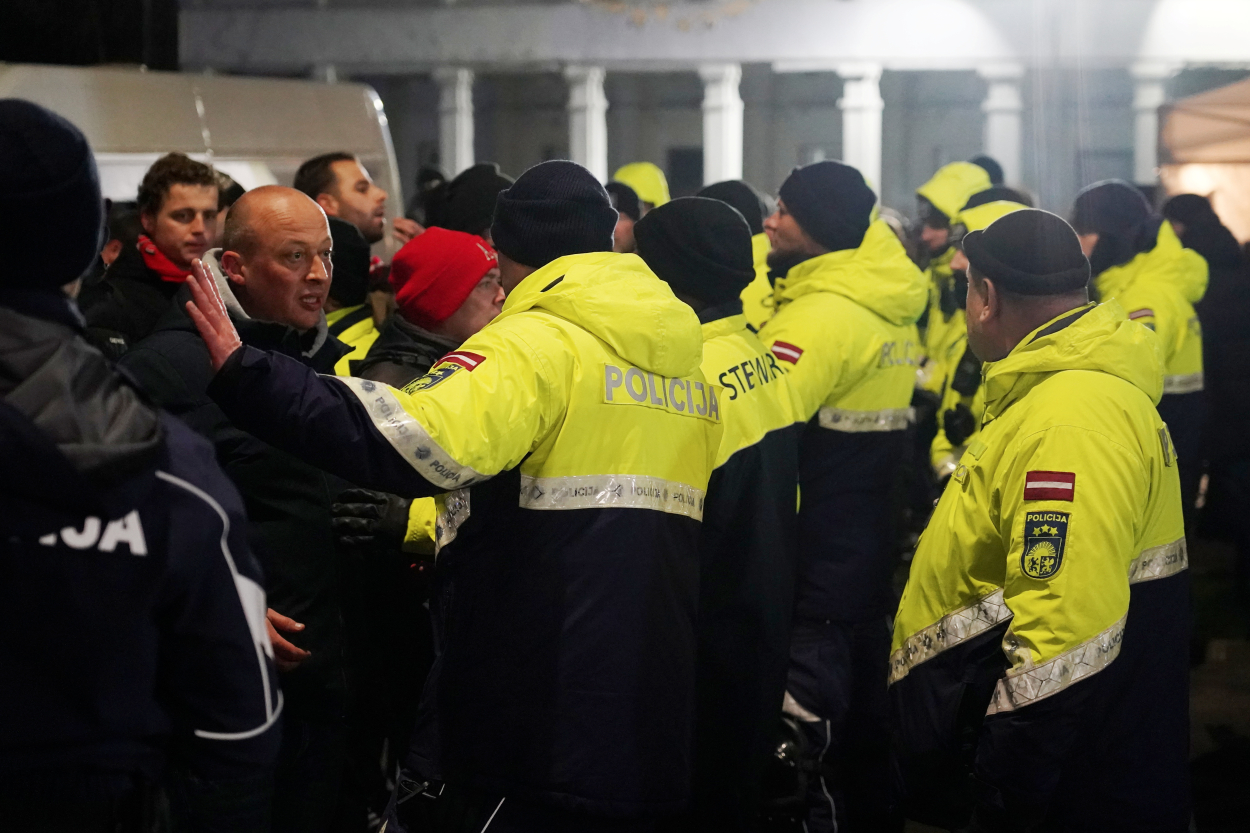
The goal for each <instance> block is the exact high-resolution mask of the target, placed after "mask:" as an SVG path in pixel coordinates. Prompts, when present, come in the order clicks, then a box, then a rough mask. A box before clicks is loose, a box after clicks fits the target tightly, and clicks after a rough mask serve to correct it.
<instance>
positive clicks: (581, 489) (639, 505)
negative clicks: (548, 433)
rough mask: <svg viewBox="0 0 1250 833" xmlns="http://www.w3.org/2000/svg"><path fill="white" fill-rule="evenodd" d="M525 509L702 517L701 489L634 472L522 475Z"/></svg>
mask: <svg viewBox="0 0 1250 833" xmlns="http://www.w3.org/2000/svg"><path fill="white" fill-rule="evenodd" d="M520 503H521V506H522V507H523V508H525V509H611V508H614V507H620V508H629V509H655V510H657V511H660V512H668V513H669V514H671V515H685V516H686V517H688V518H694V519H695V520H697V521H701V520H703V492H702V491H700V490H699V489H695V488H693V487H691V486H687V485H686V484H685V483H677V482H675V481H673V480H662V479H660V478H658V477H646V476H643V475H633V474H586V475H577V476H572V477H530V476H529V475H521V499H520Z"/></svg>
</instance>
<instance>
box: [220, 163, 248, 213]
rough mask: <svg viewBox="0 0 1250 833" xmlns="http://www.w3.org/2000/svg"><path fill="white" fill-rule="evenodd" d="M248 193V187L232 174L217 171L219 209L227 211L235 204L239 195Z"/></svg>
mask: <svg viewBox="0 0 1250 833" xmlns="http://www.w3.org/2000/svg"><path fill="white" fill-rule="evenodd" d="M246 193H247V189H246V188H244V187H243V186H242V185H240V184H239V183H238V182H236V181H235V179H234V177H232V176H230V174H227V173H222V172H221V171H218V172H217V210H218V211H225V210H226V209H227V208H229V207H230V206H232V205H234V204H235V203H236V202H237V201H238V199H239V197H241V196H243V195H244V194H246Z"/></svg>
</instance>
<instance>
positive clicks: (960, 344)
mask: <svg viewBox="0 0 1250 833" xmlns="http://www.w3.org/2000/svg"><path fill="white" fill-rule="evenodd" d="M1006 191H1008V189H1005V188H990V189H989V190H987V191H982V192H981V193H980V194H975V195H974V196H973V197H972V198H971V199H969V200H968V202H967V204H966V205H965V206H964V207H963V210H961V211H960V212H959V215H958V217H956V219H955V225H956V226H957V227H958V228H959V229H960V230H961V231H962V233H967V232H969V231H980V230H981V229H984V228H985V227H986V226H988V225H989V224H990V223H992V222H993V221H995V220H997V219H998V218H999V217H1003V216H1006V215H1007V214H1010V213H1011V212H1013V211H1019V210H1020V209H1022V208H1027V207H1028V206H1026V205H1023V204H1022V203H1019V202H1015V201H1014V200H1011V199H1002V198H1000V194H1002V196H1012V195H1010V194H1004V193H1003V192H1006ZM953 245H954V248H955V256H954V257H952V258H951V270H952V272H953V273H954V276H955V304H956V306H957V307H958V309H959V313H958V314H959V320H960V328H959V332H957V333H956V337H955V338H953V339H952V340H951V341H950V343H949V345H948V346H947V348H946V354H945V355H942V356H937V357H936V359H937V365H938V367H940V368H941V370H942V377H943V378H942V386H941V388H940V389H939V390H940V393H941V396H942V404H941V407H939V408H938V412H937V434H936V435H935V436H934V437H933V442H932V444H931V447H930V461H931V463H932V465H933V472H934V475H935V476H936V477H937V480H938V482H939V483H940V482H943V481H945V480H946V478H948V477H950V476H951V473H952V472H953V471H955V468H956V466H958V465H959V458H960V457H962V456H963V453H964V450H965V449H966V448H967V445H968V443H969V442H970V441H971V440H972V439H973V438H974V437H975V436H976V433H977V430H978V429H979V427H980V424H981V413H982V412H983V411H984V410H985V390H984V388H983V387H982V385H981V360H980V359H978V358H977V357H976V354H975V353H973V352H972V350H970V349H969V348H968V329H967V325H966V324H965V323H964V309H965V308H966V306H967V303H968V258H967V257H966V256H965V255H964V252H963V242H962V240H956V241H954V244H953Z"/></svg>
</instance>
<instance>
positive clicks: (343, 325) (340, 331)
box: [326, 304, 378, 376]
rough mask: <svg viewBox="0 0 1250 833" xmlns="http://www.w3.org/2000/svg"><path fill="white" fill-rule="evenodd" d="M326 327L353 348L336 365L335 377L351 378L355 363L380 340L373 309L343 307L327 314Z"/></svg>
mask: <svg viewBox="0 0 1250 833" xmlns="http://www.w3.org/2000/svg"><path fill="white" fill-rule="evenodd" d="M326 326H327V327H328V328H329V329H330V335H332V336H334V337H335V338H337V339H338V340H339V341H341V342H343V343H344V344H346V345H347V346H348V347H350V348H352V351H351V352H350V353H348V354H347V355H346V356H344V357H343V358H341V359H339V360H338V362H337V363H336V364H335V365H334V375H336V376H351V375H352V367H351V363H352V362H353V361H360V360H361V359H363V358H364V357H365V355H366V354H367V353H368V352H369V348H370V347H372V346H373V342H375V341H377V340H378V326H377V324H376V323H375V322H374V320H373V308H372V307H370V305H369V304H358V305H356V306H354V307H343V308H341V309H336V310H335V311H334V312H327V313H326Z"/></svg>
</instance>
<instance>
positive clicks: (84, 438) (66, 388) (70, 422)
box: [0, 307, 162, 499]
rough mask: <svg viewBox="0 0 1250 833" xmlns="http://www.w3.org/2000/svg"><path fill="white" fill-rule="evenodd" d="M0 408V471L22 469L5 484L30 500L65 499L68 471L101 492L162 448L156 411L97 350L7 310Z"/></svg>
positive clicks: (0, 323) (1, 322)
mask: <svg viewBox="0 0 1250 833" xmlns="http://www.w3.org/2000/svg"><path fill="white" fill-rule="evenodd" d="M0 401H2V402H3V405H4V408H0V460H3V461H4V462H5V465H4V466H3V467H0V470H4V469H8V468H9V464H13V465H14V466H18V465H21V466H22V468H23V470H22V471H21V472H20V473H18V472H17V471H16V469H14V470H12V471H9V472H6V473H5V476H4V478H3V479H4V480H6V481H8V480H16V481H19V482H20V483H21V484H22V490H23V491H24V492H28V493H31V494H33V495H34V496H35V497H40V498H48V499H56V498H57V497H58V496H62V497H63V496H64V490H66V489H69V488H70V487H71V486H72V484H70V483H67V482H64V480H61V481H60V482H56V479H57V478H59V477H63V476H64V475H65V474H66V472H67V471H68V469H67V466H66V463H68V466H69V467H70V469H72V471H73V472H76V473H77V475H80V476H81V478H82V479H85V480H86V481H87V482H88V483H91V484H94V485H96V486H103V485H107V484H109V483H113V482H115V481H118V480H121V479H124V478H126V477H128V476H130V475H133V474H135V473H136V472H139V471H142V470H144V469H146V468H147V467H149V466H150V465H151V463H152V461H153V460H155V459H156V456H157V454H158V453H159V450H160V447H161V439H162V434H161V429H160V423H159V421H158V417H157V412H156V410H155V409H154V408H152V407H151V406H149V405H148V404H147V403H146V402H144V401H143V399H142V398H141V397H140V395H139V394H138V393H137V392H136V391H135V390H134V389H133V388H132V387H130V386H129V385H127V384H126V383H125V382H124V381H123V379H122V377H121V376H119V375H118V374H117V372H116V371H115V370H114V369H113V368H112V366H111V365H109V363H108V362H107V361H106V360H105V358H104V356H103V355H102V354H101V353H100V352H99V351H98V350H96V349H95V348H93V347H91V346H89V345H88V344H87V343H86V342H85V341H83V340H82V339H81V338H79V337H77V336H76V334H75V333H74V331H73V330H72V329H70V328H69V327H66V326H64V325H62V324H57V323H53V322H50V321H45V320H42V319H37V318H31V317H29V316H26V315H22V314H21V313H18V312H16V311H14V310H12V309H9V308H7V307H0ZM6 411H7V412H6ZM23 418H24V419H23ZM32 425H33V427H34V428H35V429H37V432H36V433H33V434H32V432H31V430H30V429H31V426H32ZM23 438H26V439H23ZM41 457H42V458H43V459H40V458H41ZM58 458H59V459H58ZM54 473H55V474H54Z"/></svg>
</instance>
